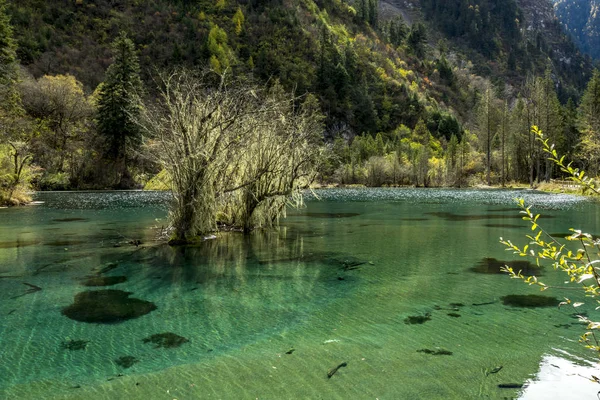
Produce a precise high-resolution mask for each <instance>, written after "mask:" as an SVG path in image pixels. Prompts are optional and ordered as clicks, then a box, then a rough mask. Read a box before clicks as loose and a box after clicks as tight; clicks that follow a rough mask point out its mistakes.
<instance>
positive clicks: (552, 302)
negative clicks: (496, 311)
mask: <svg viewBox="0 0 600 400" xmlns="http://www.w3.org/2000/svg"><path fill="white" fill-rule="evenodd" d="M500 300H502V304H504V305H505V306H510V307H525V308H537V307H556V306H558V303H560V301H559V300H558V299H557V298H556V297H550V296H541V295H539V294H510V295H508V296H503V297H500Z"/></svg>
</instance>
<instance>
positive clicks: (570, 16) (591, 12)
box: [554, 0, 600, 60]
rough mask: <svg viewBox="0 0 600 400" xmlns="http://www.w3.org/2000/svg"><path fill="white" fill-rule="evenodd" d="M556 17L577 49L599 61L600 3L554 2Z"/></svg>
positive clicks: (589, 0) (593, 0) (584, 0)
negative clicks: (570, 36) (577, 46)
mask: <svg viewBox="0 0 600 400" xmlns="http://www.w3.org/2000/svg"><path fill="white" fill-rule="evenodd" d="M554 7H555V10H556V15H557V16H558V18H559V19H560V21H561V23H562V24H563V26H564V27H565V29H566V30H567V32H569V33H570V34H571V35H572V37H573V39H574V40H575V42H576V43H577V44H578V45H579V47H580V48H581V49H582V50H583V51H584V52H585V53H587V54H589V55H590V56H592V57H593V58H594V59H596V60H598V59H600V1H598V0H554Z"/></svg>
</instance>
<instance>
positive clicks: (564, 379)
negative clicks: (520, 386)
mask: <svg viewBox="0 0 600 400" xmlns="http://www.w3.org/2000/svg"><path fill="white" fill-rule="evenodd" d="M552 353H553V354H545V355H544V356H543V357H542V360H541V362H540V365H539V371H538V372H537V373H536V374H535V376H534V377H533V378H532V379H530V380H528V381H527V383H526V385H525V388H524V390H523V392H522V393H521V396H520V397H519V398H520V399H522V400H543V399H578V400H585V399H590V400H593V399H597V398H598V396H597V393H598V392H599V391H600V387H599V386H598V383H597V382H593V380H592V379H593V377H595V376H598V369H599V368H598V367H599V366H598V363H593V362H590V361H588V360H586V359H583V358H581V357H576V356H574V355H572V354H569V353H568V352H565V351H562V350H556V349H555V350H554V351H553V352H552Z"/></svg>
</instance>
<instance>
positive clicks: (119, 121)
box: [97, 32, 142, 178]
mask: <svg viewBox="0 0 600 400" xmlns="http://www.w3.org/2000/svg"><path fill="white" fill-rule="evenodd" d="M112 48H113V54H114V62H113V63H112V64H111V65H110V66H109V67H108V69H107V71H106V79H105V81H104V83H102V86H101V88H100V92H99V98H98V116H97V122H98V131H99V132H100V134H102V135H103V136H104V138H105V140H106V153H105V157H106V158H107V159H109V160H111V161H115V162H117V164H118V165H119V166H120V175H121V178H122V175H123V174H125V175H127V173H128V172H127V171H128V170H127V149H128V146H129V145H131V144H133V143H136V142H137V141H139V128H138V125H137V124H136V122H135V121H136V120H137V118H138V115H139V112H140V106H139V102H138V100H137V99H138V96H139V92H140V91H141V90H142V81H141V79H140V75H139V71H140V67H139V63H138V57H137V54H136V51H135V46H134V44H133V42H132V41H131V39H129V38H128V37H127V35H126V34H125V33H123V32H122V33H121V34H120V35H119V36H118V37H117V39H115V41H114V42H113V45H112Z"/></svg>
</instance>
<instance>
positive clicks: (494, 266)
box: [469, 257, 542, 276]
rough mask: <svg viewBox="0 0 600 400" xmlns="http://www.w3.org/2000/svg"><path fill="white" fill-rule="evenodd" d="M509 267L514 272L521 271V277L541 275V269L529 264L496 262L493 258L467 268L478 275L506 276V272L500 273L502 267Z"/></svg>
mask: <svg viewBox="0 0 600 400" xmlns="http://www.w3.org/2000/svg"><path fill="white" fill-rule="evenodd" d="M506 266H508V267H510V268H512V269H513V270H514V271H515V272H519V271H521V273H522V274H523V275H535V276H541V275H542V267H540V266H538V265H536V264H533V263H530V262H529V261H525V260H509V261H503V260H496V259H495V258H489V257H486V258H483V259H482V260H481V261H479V262H478V263H477V264H475V266H473V267H471V268H469V271H471V272H475V273H478V274H506V272H503V271H502V268H504V267H506Z"/></svg>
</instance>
